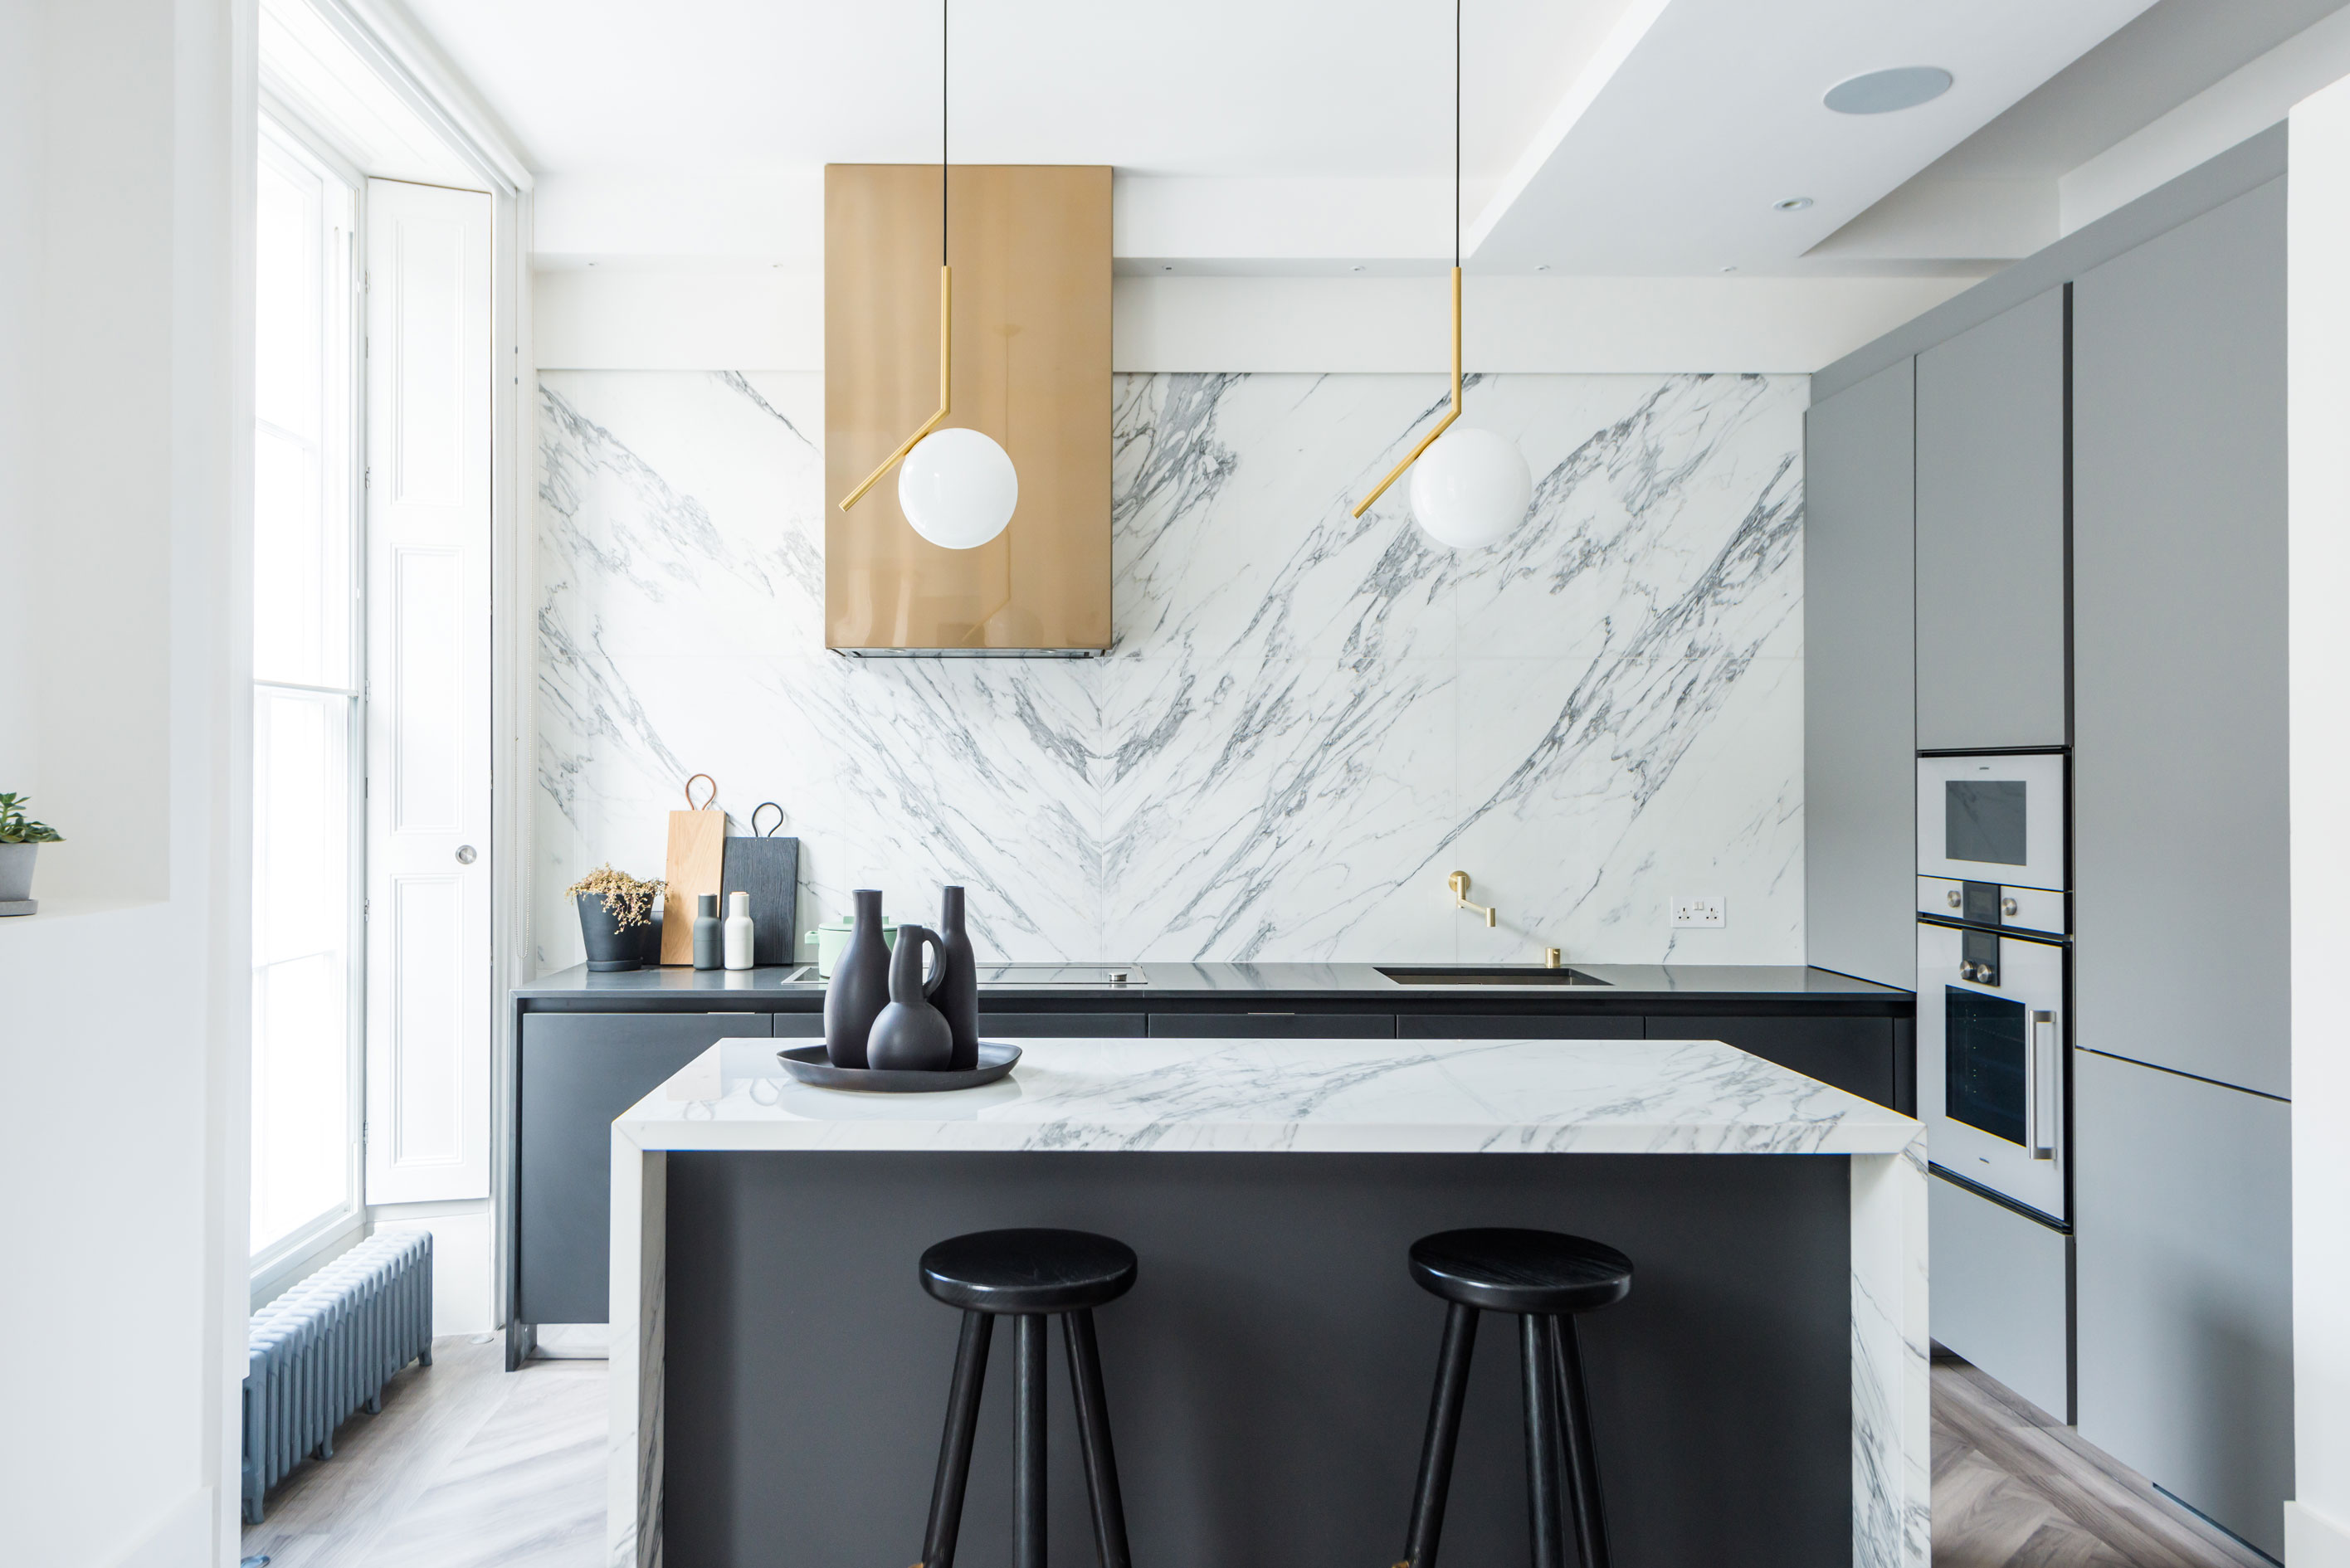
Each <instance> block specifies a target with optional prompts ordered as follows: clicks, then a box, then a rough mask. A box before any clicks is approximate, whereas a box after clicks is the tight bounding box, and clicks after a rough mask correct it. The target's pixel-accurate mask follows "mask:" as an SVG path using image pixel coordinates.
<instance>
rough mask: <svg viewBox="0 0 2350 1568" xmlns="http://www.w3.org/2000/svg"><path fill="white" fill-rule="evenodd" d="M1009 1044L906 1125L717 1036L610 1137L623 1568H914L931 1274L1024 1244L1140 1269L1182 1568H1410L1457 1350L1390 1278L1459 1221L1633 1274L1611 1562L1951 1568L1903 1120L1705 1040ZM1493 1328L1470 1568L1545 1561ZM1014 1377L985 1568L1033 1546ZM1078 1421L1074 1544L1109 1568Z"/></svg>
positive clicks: (937, 1326) (1136, 1461)
mask: <svg viewBox="0 0 2350 1568" xmlns="http://www.w3.org/2000/svg"><path fill="white" fill-rule="evenodd" d="M1020 1044H1021V1045H1022V1047H1023V1049H1024V1052H1025V1055H1024V1058H1023V1060H1022V1062H1021V1064H1020V1066H1019V1068H1018V1069H1017V1070H1016V1071H1015V1072H1014V1075H1013V1077H1012V1078H1011V1079H1010V1080H1008V1081H1006V1082H1004V1083H1002V1084H998V1085H991V1086H989V1087H986V1088H983V1089H978V1090H972V1091H967V1092H964V1093H961V1094H955V1095H941V1096H864V1095H855V1094H842V1093H837V1092H832V1091H826V1090H821V1089H815V1088H811V1087H807V1086H805V1085H798V1084H795V1083H793V1082H791V1081H790V1080H788V1079H786V1078H785V1077H783V1076H782V1075H781V1070H780V1068H779V1067H778V1065H777V1064H776V1062H775V1048H776V1047H775V1040H774V1039H773V1038H772V1037H766V1038H754V1039H743V1040H724V1041H721V1042H719V1043H718V1044H715V1045H713V1046H712V1047H711V1048H710V1049H708V1050H706V1051H704V1052H703V1053H702V1054H700V1055H699V1056H697V1057H696V1058H695V1059H694V1060H693V1061H691V1063H689V1064H687V1065H686V1066H685V1067H684V1068H683V1069H682V1070H681V1071H680V1072H679V1073H678V1074H677V1075H675V1076H674V1077H672V1078H671V1080H670V1081H669V1082H668V1083H667V1084H665V1085H662V1086H661V1087H660V1089H658V1090H656V1091H655V1092H654V1093H653V1094H652V1095H650V1096H647V1097H646V1098H645V1099H644V1100H642V1101H640V1102H639V1103H638V1104H637V1105H636V1106H632V1107H631V1108H629V1110H628V1111H627V1112H625V1113H624V1114H623V1115H622V1116H620V1117H619V1120H618V1121H616V1122H615V1123H614V1124H613V1126H612V1134H611V1149H612V1175H611V1199H612V1201H611V1215H612V1231H611V1258H612V1271H611V1294H610V1320H611V1324H612V1334H611V1365H612V1390H613V1420H612V1428H611V1441H612V1445H613V1447H612V1468H611V1488H612V1490H611V1498H610V1514H609V1520H610V1541H609V1545H610V1559H609V1560H610V1562H611V1563H612V1564H613V1565H614V1568H623V1565H631V1564H635V1565H643V1564H651V1563H666V1564H667V1565H668V1568H720V1565H733V1564H745V1565H747V1564H750V1563H762V1564H764V1563H810V1564H825V1563H898V1562H902V1561H906V1560H909V1558H910V1555H911V1554H913V1553H914V1552H916V1551H918V1550H919V1545H920V1538H921V1522H922V1517H923V1510H924V1508H925V1506H926V1503H927V1501H928V1496H929V1487H930V1480H931V1469H932V1467H933V1465H934V1463H935V1460H936V1455H937V1443H938V1436H939V1425H940V1421H941V1417H942V1415H943V1412H944V1405H945V1398H946V1381H947V1373H948V1369H949V1366H950V1364H951V1359H952V1355H953V1346H954V1342H955V1336H956V1332H957V1328H958V1326H959V1325H958V1322H957V1314H954V1313H953V1312H951V1311H950V1310H948V1309H946V1308H943V1307H941V1306H940V1305H939V1304H938V1303H935V1302H932V1301H931V1300H930V1299H929V1297H927V1296H926V1295H925V1294H924V1293H923V1292H922V1290H921V1288H920V1285H919V1284H918V1282H917V1281H916V1278H915V1260H916V1258H917V1257H918V1256H919V1255H920V1251H922V1249H923V1248H924V1247H926V1246H928V1245H930V1244H931V1242H933V1241H940V1240H942V1239H944V1238H946V1237H948V1236H951V1235H954V1234H958V1233H960V1232H962V1231H975V1230H983V1229H987V1228H991V1227H995V1226H1012V1225H1046V1226H1068V1227H1073V1228H1077V1229H1085V1230H1092V1231H1100V1232H1102V1233H1104V1234H1107V1235H1111V1236H1115V1237H1117V1238H1118V1239H1119V1240H1121V1241H1125V1242H1127V1243H1128V1245H1130V1246H1132V1247H1133V1248H1134V1249H1135V1251H1137V1252H1138V1253H1139V1256H1140V1258H1141V1274H1140V1281H1139V1283H1138V1285H1137V1286H1136V1288H1135V1290H1134V1292H1133V1293H1132V1294H1131V1295H1129V1296H1128V1297H1127V1298H1126V1299H1124V1300H1122V1301H1120V1302H1118V1303H1116V1304H1115V1305H1114V1306H1112V1307H1109V1308H1107V1309H1105V1310H1104V1311H1103V1312H1102V1313H1101V1314H1100V1315H1099V1329H1100V1337H1101V1344H1102V1354H1103V1357H1104V1361H1105V1365H1106V1369H1107V1379H1108V1385H1109V1404H1110V1418H1111V1422H1112V1425H1113V1428H1114V1429H1115V1432H1116V1441H1117V1449H1118V1463H1119V1469H1120V1470H1121V1473H1122V1476H1123V1480H1124V1485H1125V1492H1126V1499H1127V1509H1128V1520H1129V1522H1130V1525H1131V1528H1132V1533H1133V1538H1134V1541H1135V1542H1136V1550H1137V1556H1138V1560H1139V1561H1142V1562H1144V1563H1149V1564H1151V1565H1153V1568H1179V1565H1180V1568H1210V1565H1211V1564H1214V1565H1217V1568H1223V1565H1227V1564H1230V1565H1253V1564H1265V1565H1268V1568H1271V1565H1273V1564H1279V1565H1281V1568H1321V1565H1324V1564H1327V1565H1328V1568H1361V1565H1362V1564H1365V1563H1372V1564H1378V1563H1388V1562H1392V1561H1393V1560H1394V1557H1395V1554H1396V1549H1397V1547H1398V1546H1399V1543H1400V1541H1401V1537H1402V1532H1403V1528H1404V1523H1405V1518H1406V1514H1407V1512H1408V1511H1409V1495H1410V1486H1411V1478H1412V1474H1413V1470H1414V1466H1415V1464H1416V1462H1417V1459H1418V1455H1419V1438H1420V1434H1421V1430H1422V1428H1423V1426H1424V1424H1425V1420H1426V1416H1427V1405H1428V1397H1429V1386H1430V1377H1431V1376H1432V1375H1433V1371H1434V1366H1435V1359H1436V1346H1437V1336H1438V1333H1439V1329H1440V1324H1441V1321H1442V1317H1443V1312H1442V1308H1441V1305H1440V1303H1437V1302H1436V1301H1435V1300H1434V1298H1432V1297H1430V1296H1428V1295H1427V1294H1425V1293H1422V1292H1421V1291H1419V1289H1418V1288H1417V1287H1416V1286H1414V1285H1413V1284H1412V1283H1411V1282H1410V1280H1409V1277H1408V1275H1407V1272H1406V1270H1405V1261H1404V1260H1405V1251H1406V1249H1407V1248H1408V1247H1409V1244H1410V1242H1411V1241H1413V1240H1414V1239H1415V1238H1416V1237H1418V1236H1419V1235H1421V1234H1424V1233H1427V1232H1430V1231H1437V1230H1441V1229H1447V1228H1450V1227H1454V1226H1464V1225H1529V1226H1539V1227H1544V1228H1549V1229H1556V1230H1563V1231H1575V1232H1576V1233H1579V1234H1584V1235H1588V1236H1591V1237H1593V1238H1595V1239H1596V1240H1599V1241H1605V1242H1607V1243H1608V1244H1610V1245H1613V1246H1616V1247H1618V1248H1620V1249H1622V1250H1623V1251H1626V1252H1627V1253H1628V1254H1630V1256H1631V1257H1632V1259H1633V1261H1634V1263H1635V1266H1636V1273H1635V1277H1634V1283H1633V1288H1632V1294H1631V1296H1630V1297H1629V1298H1628V1299H1627V1300H1626V1301H1625V1302H1624V1303H1620V1304H1619V1305H1617V1306H1616V1307H1613V1308H1610V1309H1608V1310H1607V1312H1604V1313H1601V1314H1596V1315H1595V1316H1594V1317H1592V1318H1590V1319H1588V1320H1586V1327H1585V1354H1586V1359H1587V1362H1588V1367H1589V1376H1590V1381H1591V1387H1592V1400H1593V1405H1594V1410H1595V1418H1596V1430H1597V1442H1598V1447H1599V1453H1600V1467H1601V1473H1602V1484H1603V1487H1604V1489H1605V1494H1606V1499H1607V1510H1608V1516H1609V1521H1610V1528H1611V1533H1612V1535H1613V1537H1614V1544H1615V1547H1616V1561H1617V1563H1619V1564H1621V1565H1623V1568H1648V1565H1656V1568H1662V1565H1663V1564H1667V1563H1692V1562H1738V1563H1754V1564H1782V1563H1784V1564H1789V1565H1794V1564H1798V1563H1801V1564H1819V1563H1841V1562H1850V1563H1854V1564H1856V1565H1857V1568H1926V1564H1927V1563H1928V1561H1929V1555H1928V1553H1929V1547H1928V1425H1927V1421H1928V1377H1927V1330H1926V1316H1925V1313H1926V1250H1925V1240H1926V1238H1925V1185H1924V1183H1925V1158H1924V1147H1923V1141H1922V1138H1921V1136H1920V1132H1919V1128H1918V1125H1917V1124H1916V1123H1915V1122H1913V1121H1911V1120H1909V1119H1908V1117H1906V1116H1900V1115H1898V1114H1897V1113H1895V1112H1893V1111H1890V1110H1887V1109H1885V1108H1883V1107H1880V1106H1875V1105H1871V1104H1869V1103H1867V1102H1865V1101H1862V1100H1859V1099H1857V1098H1855V1097H1854V1096H1849V1095H1846V1094H1844V1093H1842V1092H1840V1091H1838V1090H1836V1089H1834V1088H1831V1087H1829V1086H1827V1085H1823V1084H1820V1083H1818V1082H1816V1081H1814V1080H1812V1079H1809V1078H1806V1077H1804V1076H1802V1075H1798V1074H1795V1073H1791V1072H1788V1071H1786V1070H1785V1069H1783V1068H1781V1067H1778V1066H1774V1065H1773V1064H1770V1063H1767V1062H1764V1061H1763V1060H1761V1059H1759V1058H1757V1057H1755V1056H1752V1055H1750V1054H1746V1053H1744V1052H1742V1051H1739V1050H1736V1049H1734V1048H1732V1047H1730V1046H1728V1045H1724V1044H1719V1043H1714V1042H1701V1041H1700V1042H1668V1041H1658V1040H1648V1041H1644V1042H1641V1043H1640V1044H1637V1045H1632V1044H1624V1043H1618V1042H1612V1041H1560V1040H1555V1039H1552V1040H1495V1039H1476V1040H1398V1039H1392V1038H1390V1039H1374V1040H1360V1039H1357V1040H1327V1041H1317V1040H1295V1039H1279V1040H1263V1039H1197V1038H1166V1039H1152V1038H1145V1039H1134V1038H1120V1039H1110V1040H1090V1039H1077V1038H1059V1039H1034V1040H1025V1041H1022V1042H1020ZM1496 1326H1497V1327H1498V1326H1499V1325H1496ZM1485 1338H1486V1343H1485V1345H1484V1347H1483V1349H1482V1353H1481V1354H1480V1355H1479V1356H1478V1358H1477V1362H1476V1366H1475V1369H1474V1376H1472V1379H1471V1388H1470V1395H1469V1407H1468V1415H1467V1418H1466V1420H1465V1421H1464V1424H1463V1428H1462V1433H1461V1453H1460V1463H1459V1468H1458V1469H1457V1470H1456V1472H1455V1480H1454V1492H1453V1500H1452V1506H1451V1511H1450V1512H1449V1514H1448V1518H1447V1523H1446V1529H1445V1547H1446V1558H1447V1560H1448V1561H1451V1562H1455V1563H1480V1562H1487V1561H1491V1562H1496V1563H1500V1562H1517V1561H1523V1560H1524V1552H1525V1544H1524V1538H1525V1531H1526V1513H1525V1501H1524V1495H1523V1460H1522V1458H1521V1451H1520V1448H1519V1436H1518V1434H1519V1431H1520V1425H1519V1423H1520V1415H1519V1410H1518V1406H1517V1403H1516V1394H1515V1386H1514V1378H1515V1376H1516V1371H1515V1366H1514V1356H1513V1355H1511V1354H1510V1349H1509V1341H1508V1336H1507V1335H1506V1334H1502V1333H1494V1334H1489V1335H1487V1336H1485ZM991 1385H992V1395H993V1397H991V1398H990V1399H989V1400H988V1402H987V1404H986V1406H985V1407H984V1408H983V1415H982V1425H981V1438H980V1449H979V1454H978V1459H977V1462H976V1463H975V1465H974V1467H973V1472H972V1488H971V1497H970V1507H969V1511H968V1513H967V1515H966V1521H965V1525H964V1529H963V1535H962V1549H961V1551H960V1552H959V1555H958V1560H959V1561H960V1562H961V1563H963V1564H965V1565H966V1568H994V1565H995V1564H998V1563H1003V1562H1004V1561H1006V1560H1007V1554H1008V1545H1009V1540H1010V1530H1009V1522H1008V1521H1009V1516H1010V1483H1009V1471H1008V1453H1007V1449H1008V1444H1007V1443H1006V1442H1005V1441H1004V1437H1005V1434H1004V1432H1003V1430H1002V1428H1003V1425H1004V1412H1005V1409H1006V1404H1005V1393H1004V1388H1003V1376H1002V1373H1001V1371H1000V1370H999V1372H998V1373H997V1375H996V1376H995V1377H993V1378H992V1379H991ZM1053 1399H1054V1406H1053V1408H1054V1411H1055V1415H1054V1417H1053V1432H1052V1440H1053V1444H1054V1473H1055V1478H1056V1479H1055V1484H1054V1487H1053V1488H1052V1500H1053V1506H1054V1514H1053V1519H1052V1528H1053V1538H1054V1541H1055V1550H1056V1551H1060V1552H1064V1553H1074V1554H1076V1555H1075V1556H1072V1557H1070V1558H1069V1560H1070V1561H1079V1560H1089V1553H1090V1542H1089V1536H1088V1534H1087V1526H1086V1524H1085V1522H1084V1517H1083V1502H1082V1493H1083V1489H1082V1487H1080V1486H1078V1485H1076V1471H1075V1469H1074V1468H1073V1467H1074V1464H1075V1459H1074V1455H1073V1453H1071V1452H1066V1451H1064V1450H1065V1449H1066V1447H1067V1446H1068V1445H1070V1444H1071V1442H1072V1435H1071V1427H1072V1423H1071V1422H1070V1421H1069V1420H1068V1419H1067V1418H1066V1415H1065V1414H1064V1413H1065V1412H1066V1408H1067V1404H1066V1401H1067V1395H1066V1388H1065V1387H1058V1386H1056V1388H1055V1392H1054V1395H1053ZM893 1553H894V1555H892V1554H893ZM1381 1553H1385V1555H1381Z"/></svg>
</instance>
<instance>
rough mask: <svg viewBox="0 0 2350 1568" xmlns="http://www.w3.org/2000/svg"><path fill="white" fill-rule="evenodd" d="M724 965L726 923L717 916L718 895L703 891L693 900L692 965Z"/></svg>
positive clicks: (705, 966) (718, 966)
mask: <svg viewBox="0 0 2350 1568" xmlns="http://www.w3.org/2000/svg"><path fill="white" fill-rule="evenodd" d="M725 965H726V923H725V922H724V921H723V920H721V919H719V918H718V895H717V894H715V893H703V894H701V895H699V896H698V897H697V898H695V900H694V909H693V967H694V968H696V969H723V968H724V967H725Z"/></svg>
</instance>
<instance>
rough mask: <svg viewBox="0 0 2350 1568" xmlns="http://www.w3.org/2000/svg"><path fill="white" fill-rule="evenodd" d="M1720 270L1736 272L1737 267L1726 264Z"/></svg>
mask: <svg viewBox="0 0 2350 1568" xmlns="http://www.w3.org/2000/svg"><path fill="white" fill-rule="evenodd" d="M1721 270H1722V271H1724V272H1736V271H1737V270H1738V268H1737V267H1736V266H1734V265H1733V266H1726V267H1723V268H1722V269H1721Z"/></svg>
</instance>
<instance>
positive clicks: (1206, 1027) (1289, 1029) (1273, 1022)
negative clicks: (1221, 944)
mask: <svg viewBox="0 0 2350 1568" xmlns="http://www.w3.org/2000/svg"><path fill="white" fill-rule="evenodd" d="M1395 1032H1396V1021H1395V1014H1393V1013H1391V1012H1154V1013H1152V1014H1151V1015H1150V1033H1152V1034H1154V1035H1174V1036H1177V1037H1188V1038H1191V1039H1195V1040H1392V1039H1394V1038H1395Z"/></svg>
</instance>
